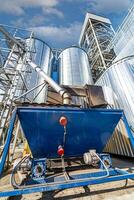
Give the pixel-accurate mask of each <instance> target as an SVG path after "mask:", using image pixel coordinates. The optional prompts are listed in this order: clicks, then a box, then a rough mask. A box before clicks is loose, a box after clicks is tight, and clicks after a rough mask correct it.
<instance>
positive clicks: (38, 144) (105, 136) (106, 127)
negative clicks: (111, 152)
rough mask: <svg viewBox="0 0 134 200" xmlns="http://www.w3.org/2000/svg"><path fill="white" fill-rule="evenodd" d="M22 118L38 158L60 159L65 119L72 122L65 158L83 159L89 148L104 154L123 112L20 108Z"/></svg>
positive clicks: (26, 135) (21, 120)
mask: <svg viewBox="0 0 134 200" xmlns="http://www.w3.org/2000/svg"><path fill="white" fill-rule="evenodd" d="M17 110H18V112H17V113H18V117H19V119H20V123H21V126H22V129H23V132H24V134H25V137H26V139H27V141H28V144H29V146H30V149H31V152H32V154H33V157H34V158H42V157H43V158H44V157H46V158H56V157H58V155H57V149H58V146H59V145H62V143H63V135H64V129H63V126H61V125H60V123H59V119H60V117H61V116H66V117H67V119H68V124H67V135H66V143H65V147H64V149H65V157H69V156H81V155H82V154H83V153H84V152H87V151H88V150H89V149H96V151H97V152H98V153H101V152H102V151H103V149H104V147H105V145H106V143H107V142H108V140H109V139H110V136H111V135H112V133H113V131H114V129H115V127H116V125H117V123H118V122H119V120H120V118H121V116H122V113H123V112H122V111H121V110H107V109H79V108H65V107H60V108H54V107H53V108H39V107H20V108H18V109H17Z"/></svg>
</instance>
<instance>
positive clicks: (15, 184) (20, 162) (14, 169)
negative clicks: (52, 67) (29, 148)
mask: <svg viewBox="0 0 134 200" xmlns="http://www.w3.org/2000/svg"><path fill="white" fill-rule="evenodd" d="M29 157H30V155H29V154H28V155H26V156H25V157H23V158H22V159H21V160H20V161H19V162H18V163H17V164H16V166H15V167H14V168H13V171H12V173H11V176H10V183H11V185H12V186H13V187H14V188H20V185H21V183H20V184H18V183H16V180H15V173H16V172H17V169H18V168H19V167H20V166H21V164H22V163H23V162H24V161H25V160H26V159H28V158H29Z"/></svg>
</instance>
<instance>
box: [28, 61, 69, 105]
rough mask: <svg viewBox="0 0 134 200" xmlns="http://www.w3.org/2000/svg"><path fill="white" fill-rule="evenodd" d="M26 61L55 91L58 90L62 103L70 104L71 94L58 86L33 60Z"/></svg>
mask: <svg viewBox="0 0 134 200" xmlns="http://www.w3.org/2000/svg"><path fill="white" fill-rule="evenodd" d="M27 63H28V64H29V65H30V66H31V67H32V68H33V69H35V71H36V72H37V73H38V74H39V75H40V76H42V77H43V78H44V80H45V81H46V82H47V83H48V84H49V85H50V86H51V87H52V88H53V89H54V90H55V91H56V92H58V93H59V94H60V95H61V97H62V99H63V104H65V105H69V104H71V95H70V94H69V93H68V92H67V91H66V90H65V89H64V88H62V87H60V86H59V85H58V84H57V83H56V82H55V81H54V80H53V79H52V78H50V77H49V76H48V75H47V74H46V73H45V72H44V71H43V70H42V69H41V68H40V67H38V66H37V65H36V64H35V63H34V62H32V61H31V60H30V59H28V60H27Z"/></svg>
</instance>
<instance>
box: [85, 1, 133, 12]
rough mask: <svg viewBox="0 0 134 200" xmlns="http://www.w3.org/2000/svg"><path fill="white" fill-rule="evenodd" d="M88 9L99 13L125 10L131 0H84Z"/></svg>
mask: <svg viewBox="0 0 134 200" xmlns="http://www.w3.org/2000/svg"><path fill="white" fill-rule="evenodd" d="M86 1H87V2H88V5H89V9H90V10H91V11H94V12H96V11H97V12H99V13H104V14H107V13H109V14H110V13H113V14H114V13H117V14H118V13H121V12H123V11H126V10H127V9H128V8H129V7H130V6H131V5H132V2H133V0H99V1H98V0H86Z"/></svg>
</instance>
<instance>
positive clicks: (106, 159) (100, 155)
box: [99, 153, 112, 169]
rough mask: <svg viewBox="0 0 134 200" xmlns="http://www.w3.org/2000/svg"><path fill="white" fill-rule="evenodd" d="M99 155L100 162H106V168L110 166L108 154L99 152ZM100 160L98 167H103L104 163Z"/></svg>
mask: <svg viewBox="0 0 134 200" xmlns="http://www.w3.org/2000/svg"><path fill="white" fill-rule="evenodd" d="M99 157H100V158H101V160H102V162H103V163H105V164H106V166H107V168H112V160H111V157H110V154H107V153H103V154H99ZM102 162H100V163H99V168H100V169H104V165H103V164H102Z"/></svg>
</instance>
